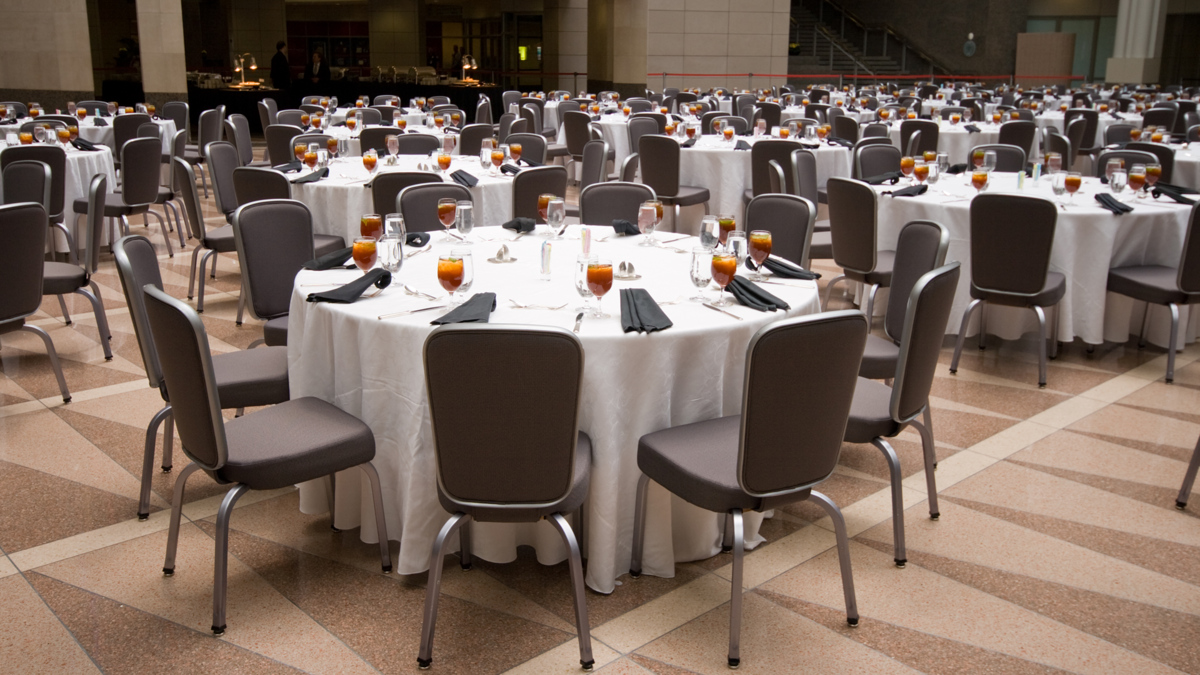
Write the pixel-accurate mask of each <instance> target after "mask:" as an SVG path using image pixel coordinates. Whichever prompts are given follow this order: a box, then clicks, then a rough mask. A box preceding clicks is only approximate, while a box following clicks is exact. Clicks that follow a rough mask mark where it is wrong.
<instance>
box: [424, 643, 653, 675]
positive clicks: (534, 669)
mask: <svg viewBox="0 0 1200 675" xmlns="http://www.w3.org/2000/svg"><path fill="white" fill-rule="evenodd" d="M620 656H621V655H620V654H618V653H617V652H615V651H613V649H612V648H611V647H609V646H607V645H605V644H604V643H602V642H599V641H597V640H595V639H593V640H592V659H594V660H595V661H596V666H595V667H596V668H603V667H604V666H606V665H608V664H610V663H612V662H614V661H616V660H617V659H618V658H620ZM434 667H435V668H436V666H434ZM505 672H506V673H507V675H543V674H546V675H549V674H551V673H563V675H576V674H577V673H579V672H580V668H579V641H578V640H576V639H574V638H572V639H571V640H569V641H568V642H564V643H563V644H561V645H559V646H557V647H555V648H554V649H551V650H550V651H548V652H545V653H543V654H540V655H538V656H536V657H534V658H532V659H530V660H528V661H526V662H525V663H522V664H521V665H519V666H517V667H516V668H512V669H510V670H507V671H505ZM604 672H606V673H607V672H610V671H608V670H606V671H604ZM617 672H623V671H617ZM624 672H630V671H624ZM632 672H637V671H632Z"/></svg>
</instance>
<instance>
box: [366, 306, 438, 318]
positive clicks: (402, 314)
mask: <svg viewBox="0 0 1200 675" xmlns="http://www.w3.org/2000/svg"><path fill="white" fill-rule="evenodd" d="M443 307H445V305H432V306H430V307H422V308H420V309H409V310H405V311H403V312H392V313H391V314H380V315H379V317H378V318H379V319H380V320H382V319H392V318H395V317H397V316H407V315H409V314H417V313H419V312H428V311H429V310H431V309H442V308H443Z"/></svg>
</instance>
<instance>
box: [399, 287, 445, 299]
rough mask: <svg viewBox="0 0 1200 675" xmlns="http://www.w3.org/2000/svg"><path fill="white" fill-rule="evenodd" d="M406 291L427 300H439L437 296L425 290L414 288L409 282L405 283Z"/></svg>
mask: <svg viewBox="0 0 1200 675" xmlns="http://www.w3.org/2000/svg"><path fill="white" fill-rule="evenodd" d="M404 292H405V293H407V294H409V295H415V296H417V297H418V298H425V299H426V300H437V296H433V295H430V294H428V293H425V292H423V291H418V290H417V289H415V288H413V287H412V286H409V285H408V284H404Z"/></svg>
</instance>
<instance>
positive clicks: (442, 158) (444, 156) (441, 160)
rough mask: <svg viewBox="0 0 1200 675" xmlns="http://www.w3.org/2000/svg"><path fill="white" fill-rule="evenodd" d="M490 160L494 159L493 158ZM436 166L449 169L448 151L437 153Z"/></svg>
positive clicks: (444, 169)
mask: <svg viewBox="0 0 1200 675" xmlns="http://www.w3.org/2000/svg"><path fill="white" fill-rule="evenodd" d="M492 161H495V159H494V158H493V160H492ZM438 168H439V169H441V170H442V171H449V170H450V154H449V153H446V152H439V153H438Z"/></svg>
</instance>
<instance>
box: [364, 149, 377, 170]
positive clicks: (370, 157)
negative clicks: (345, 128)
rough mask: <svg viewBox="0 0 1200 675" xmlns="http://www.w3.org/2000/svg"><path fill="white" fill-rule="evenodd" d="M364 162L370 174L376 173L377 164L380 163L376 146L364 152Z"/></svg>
mask: <svg viewBox="0 0 1200 675" xmlns="http://www.w3.org/2000/svg"><path fill="white" fill-rule="evenodd" d="M362 163H363V166H364V167H366V169H367V173H368V174H374V173H375V166H376V165H377V164H378V163H379V153H377V152H375V149H374V148H372V149H370V150H368V151H366V152H364V153H363V156H362Z"/></svg>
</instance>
